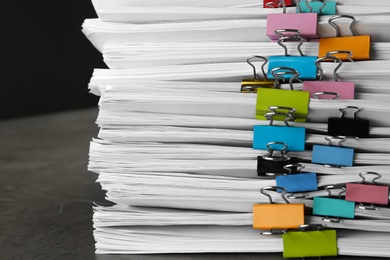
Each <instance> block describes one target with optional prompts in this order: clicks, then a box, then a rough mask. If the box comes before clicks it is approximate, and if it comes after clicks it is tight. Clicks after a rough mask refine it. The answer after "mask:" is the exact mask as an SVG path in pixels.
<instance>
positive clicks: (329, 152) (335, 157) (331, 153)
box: [311, 136, 354, 168]
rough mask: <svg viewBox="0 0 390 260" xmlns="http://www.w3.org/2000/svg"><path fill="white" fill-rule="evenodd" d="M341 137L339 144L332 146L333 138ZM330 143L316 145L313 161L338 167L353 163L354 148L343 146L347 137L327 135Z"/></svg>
mask: <svg viewBox="0 0 390 260" xmlns="http://www.w3.org/2000/svg"><path fill="white" fill-rule="evenodd" d="M333 138H337V139H340V141H339V142H338V146H331V144H332V141H331V139H333ZM325 140H327V141H328V145H314V146H313V151H312V158H311V161H312V163H316V164H323V165H324V166H326V167H338V168H342V167H344V166H349V167H350V166H352V165H353V157H354V149H352V148H346V147H341V143H342V142H344V141H345V140H346V138H345V137H340V136H337V137H328V136H327V137H325Z"/></svg>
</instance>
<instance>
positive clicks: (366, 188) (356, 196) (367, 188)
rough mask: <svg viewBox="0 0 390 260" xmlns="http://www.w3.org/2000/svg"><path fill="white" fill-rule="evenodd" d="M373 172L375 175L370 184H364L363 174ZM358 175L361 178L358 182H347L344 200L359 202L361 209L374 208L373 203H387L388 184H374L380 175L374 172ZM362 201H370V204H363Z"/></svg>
mask: <svg viewBox="0 0 390 260" xmlns="http://www.w3.org/2000/svg"><path fill="white" fill-rule="evenodd" d="M365 174H373V175H377V177H375V178H373V179H372V184H364V181H365V178H364V176H363V175H365ZM359 176H360V177H361V178H362V179H363V180H362V181H361V182H360V183H347V185H346V189H347V193H346V196H345V199H346V200H349V201H355V202H360V203H361V206H359V208H362V209H371V210H376V209H377V207H375V206H374V205H373V204H380V205H387V204H388V203H389V186H384V185H375V181H376V180H377V179H379V178H381V177H382V175H380V174H379V173H376V172H362V173H359ZM362 203H371V206H363V205H362Z"/></svg>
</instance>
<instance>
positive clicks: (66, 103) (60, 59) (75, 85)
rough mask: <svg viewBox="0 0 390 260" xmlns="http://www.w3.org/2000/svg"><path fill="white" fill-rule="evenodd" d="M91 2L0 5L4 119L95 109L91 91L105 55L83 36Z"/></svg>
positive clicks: (26, 0)
mask: <svg viewBox="0 0 390 260" xmlns="http://www.w3.org/2000/svg"><path fill="white" fill-rule="evenodd" d="M94 17H97V15H96V13H95V10H94V9H93V6H92V3H91V1H90V0H35V1H31V0H23V1H20V0H12V1H2V3H1V4H0V35H1V40H0V42H1V43H0V44H1V50H2V55H1V56H0V57H1V59H0V60H1V72H0V77H1V78H0V88H1V94H0V119H4V118H10V117H21V116H29V115H37V114H43V113H48V112H56V111H63V110H69V109H77V108H83V107H96V105H97V101H98V98H97V97H96V96H94V95H92V94H89V92H88V89H87V85H88V82H89V80H90V78H91V75H92V71H93V68H105V67H106V66H105V64H104V63H103V59H102V56H101V54H100V53H99V52H98V51H97V50H96V49H95V48H94V47H93V46H92V44H91V43H90V42H89V41H88V40H87V39H86V37H85V36H84V35H83V33H82V32H81V26H82V23H83V21H84V20H85V18H94Z"/></svg>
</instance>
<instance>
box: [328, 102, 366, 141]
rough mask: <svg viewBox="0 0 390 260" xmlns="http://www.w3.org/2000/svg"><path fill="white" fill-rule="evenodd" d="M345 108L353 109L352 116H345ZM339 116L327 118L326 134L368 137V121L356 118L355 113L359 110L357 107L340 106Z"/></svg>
mask: <svg viewBox="0 0 390 260" xmlns="http://www.w3.org/2000/svg"><path fill="white" fill-rule="evenodd" d="M346 109H355V110H356V111H355V113H354V118H345V117H344V115H345V110H346ZM339 110H340V112H341V117H340V118H337V117H331V118H329V119H328V134H329V135H332V136H340V135H341V136H353V137H368V135H369V130H370V121H369V120H366V119H358V118H357V114H358V113H359V112H360V111H361V109H360V108H359V107H355V106H345V107H340V109H339Z"/></svg>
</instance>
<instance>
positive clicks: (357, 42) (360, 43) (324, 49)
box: [318, 15, 370, 61]
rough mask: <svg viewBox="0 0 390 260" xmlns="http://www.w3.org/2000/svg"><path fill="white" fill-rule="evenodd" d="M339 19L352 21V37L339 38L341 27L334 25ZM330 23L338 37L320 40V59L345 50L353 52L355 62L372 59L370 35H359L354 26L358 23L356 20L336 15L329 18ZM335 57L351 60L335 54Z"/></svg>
mask: <svg viewBox="0 0 390 260" xmlns="http://www.w3.org/2000/svg"><path fill="white" fill-rule="evenodd" d="M339 18H349V19H352V22H351V24H350V25H349V29H350V31H351V34H352V36H343V37H339V27H338V26H337V25H336V24H335V23H334V20H336V19H339ZM328 23H329V24H330V25H331V26H332V27H334V28H335V29H336V37H330V38H321V39H320V40H319V50H318V57H323V56H325V55H326V54H327V53H328V52H332V51H335V50H345V51H348V52H351V53H352V55H351V56H350V58H352V59H353V60H368V59H370V35H359V36H358V35H357V34H356V31H355V30H354V29H353V26H354V25H355V23H356V19H355V18H354V17H353V16H350V15H335V16H332V17H331V18H329V20H328ZM334 56H335V57H337V58H339V59H341V60H343V61H347V60H350V59H349V58H348V57H345V56H344V55H340V54H335V55H334Z"/></svg>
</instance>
